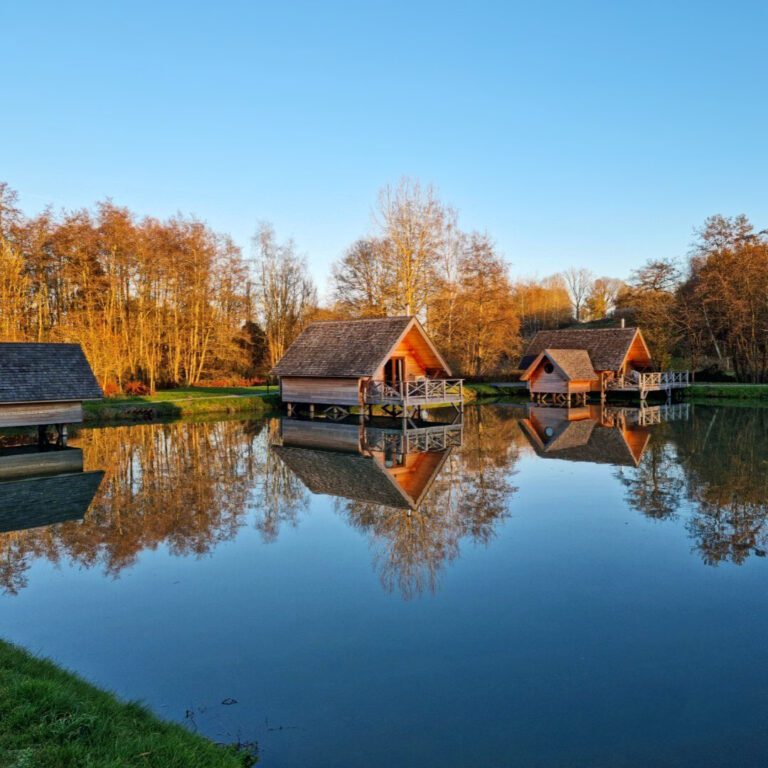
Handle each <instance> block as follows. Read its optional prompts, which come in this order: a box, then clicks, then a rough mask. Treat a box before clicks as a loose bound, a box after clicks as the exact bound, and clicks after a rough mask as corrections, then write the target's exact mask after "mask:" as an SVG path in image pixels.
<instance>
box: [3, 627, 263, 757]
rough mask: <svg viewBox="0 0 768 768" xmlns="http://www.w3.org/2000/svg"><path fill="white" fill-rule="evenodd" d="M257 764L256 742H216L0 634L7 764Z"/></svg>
mask: <svg viewBox="0 0 768 768" xmlns="http://www.w3.org/2000/svg"><path fill="white" fill-rule="evenodd" d="M255 764H256V756H255V748H254V747H253V746H250V745H249V746H245V745H243V746H238V745H220V744H215V743H214V742H212V741H209V740H208V739H205V738H203V737H202V736H199V735H197V734H195V733H192V732H190V731H188V730H187V729H186V728H184V727H183V726H181V725H177V724H175V723H167V722H164V721H162V720H160V719H158V718H157V717H155V716H154V715H153V714H152V713H151V712H150V711H149V710H148V709H146V708H145V707H143V706H141V705H139V704H135V703H124V702H121V701H119V700H118V699H117V698H116V697H115V696H113V695H112V694H110V693H106V692H105V691H101V690H99V689H98V688H95V687H94V686H92V685H90V684H89V683H87V682H85V680H83V679H81V678H80V677H78V676H77V675H74V674H72V673H70V672H66V671H64V670H63V669H61V668H60V667H58V666H56V665H55V664H54V663H52V662H50V661H46V660H44V659H39V658H36V657H34V656H32V655H30V654H29V653H27V652H26V651H24V650H22V649H21V648H19V647H17V646H14V645H11V644H9V643H6V642H3V641H2V640H0V766H2V767H3V768H80V767H81V766H89V768H131V767H132V766H141V768H246V767H248V766H253V765H255Z"/></svg>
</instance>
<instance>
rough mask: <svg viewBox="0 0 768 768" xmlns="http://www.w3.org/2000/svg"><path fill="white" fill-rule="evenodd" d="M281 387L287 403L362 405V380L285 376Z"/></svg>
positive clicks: (284, 400)
mask: <svg viewBox="0 0 768 768" xmlns="http://www.w3.org/2000/svg"><path fill="white" fill-rule="evenodd" d="M280 385H281V387H282V398H283V402H285V403H309V404H314V405H331V404H333V405H346V406H351V405H359V404H360V379H351V378H349V379H347V378H345V379H342V378H319V377H314V376H283V377H282V378H281V379H280Z"/></svg>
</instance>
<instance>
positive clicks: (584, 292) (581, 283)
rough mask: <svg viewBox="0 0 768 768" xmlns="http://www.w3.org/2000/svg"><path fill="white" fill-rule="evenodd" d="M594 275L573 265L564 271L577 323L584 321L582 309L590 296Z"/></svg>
mask: <svg viewBox="0 0 768 768" xmlns="http://www.w3.org/2000/svg"><path fill="white" fill-rule="evenodd" d="M594 277H595V276H594V275H593V274H592V272H590V271H589V270H588V269H583V268H582V269H577V268H576V267H571V268H570V269H566V270H565V272H563V279H564V280H565V286H566V288H567V289H568V295H569V297H570V299H571V304H572V305H573V316H574V318H575V319H576V322H577V323H580V322H581V321H582V310H583V309H584V304H585V303H586V300H587V297H588V296H589V291H590V289H591V287H592V281H593V280H594Z"/></svg>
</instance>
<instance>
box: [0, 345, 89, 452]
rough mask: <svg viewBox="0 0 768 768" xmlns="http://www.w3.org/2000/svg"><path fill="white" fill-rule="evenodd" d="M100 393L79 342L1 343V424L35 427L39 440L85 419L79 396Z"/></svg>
mask: <svg viewBox="0 0 768 768" xmlns="http://www.w3.org/2000/svg"><path fill="white" fill-rule="evenodd" d="M101 397H103V393H102V391H101V388H100V387H99V385H98V382H97V381H96V378H95V376H94V375H93V371H92V370H91V366H90V365H89V364H88V361H87V360H86V357H85V355H84V354H83V350H82V348H81V347H80V345H79V344H34V343H26V342H9V343H0V427H37V428H38V437H39V440H40V442H47V429H48V427H49V426H55V427H56V430H57V432H58V442H59V443H65V442H66V432H67V425H68V424H77V423H79V422H81V421H82V420H83V400H96V399H101Z"/></svg>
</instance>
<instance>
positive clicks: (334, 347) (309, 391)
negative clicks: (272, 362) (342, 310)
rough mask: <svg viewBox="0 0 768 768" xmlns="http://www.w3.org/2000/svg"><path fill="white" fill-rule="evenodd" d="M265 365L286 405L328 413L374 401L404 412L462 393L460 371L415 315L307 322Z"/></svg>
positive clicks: (457, 398) (457, 400)
mask: <svg viewBox="0 0 768 768" xmlns="http://www.w3.org/2000/svg"><path fill="white" fill-rule="evenodd" d="M272 373H273V374H274V375H276V376H278V377H279V379H280V396H281V399H282V401H283V402H284V403H286V404H287V405H288V411H289V413H291V412H292V411H293V409H294V408H295V406H297V405H305V406H309V410H310V412H311V413H312V414H314V412H315V409H316V408H319V409H320V410H322V411H323V412H325V413H326V414H327V415H329V416H332V417H343V416H345V415H346V414H347V413H348V412H349V409H350V408H353V407H354V408H359V409H360V411H361V412H364V411H365V410H366V408H368V410H370V407H371V406H374V405H379V406H382V407H383V408H384V410H386V411H387V412H388V413H390V414H391V415H396V414H405V415H410V414H412V413H413V412H414V411H416V410H418V409H420V408H421V406H424V405H437V404H445V405H454V406H456V407H457V408H460V407H461V404H462V401H463V393H462V381H461V379H454V378H451V376H452V374H451V369H450V367H449V366H448V364H447V363H446V362H445V360H444V359H443V357H442V356H441V355H440V353H439V352H438V350H437V348H436V347H435V345H434V344H433V343H432V341H431V339H430V338H429V336H427V333H426V332H425V330H424V328H423V327H422V325H421V323H420V322H419V321H418V320H417V319H416V318H415V317H382V318H371V319H366V320H330V321H324V322H318V323H313V324H312V325H310V326H309V327H308V328H306V329H305V330H304V331H303V332H302V333H301V335H300V336H299V337H298V338H297V339H296V341H294V343H293V344H292V345H291V346H290V347H289V349H288V351H287V352H286V353H285V355H284V356H283V358H282V359H281V360H280V362H279V363H278V364H277V365H276V366H275V367H274V368H273V370H272Z"/></svg>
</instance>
